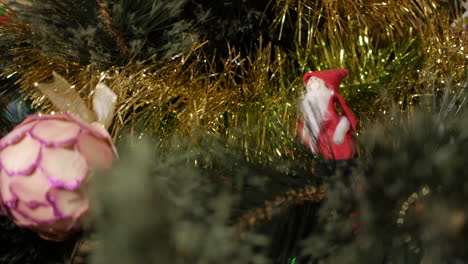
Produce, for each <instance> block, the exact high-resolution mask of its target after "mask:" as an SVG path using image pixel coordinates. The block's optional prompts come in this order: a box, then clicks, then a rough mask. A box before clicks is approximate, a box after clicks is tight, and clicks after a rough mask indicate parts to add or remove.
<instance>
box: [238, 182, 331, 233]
mask: <svg viewBox="0 0 468 264" xmlns="http://www.w3.org/2000/svg"><path fill="white" fill-rule="evenodd" d="M324 198H325V189H324V188H323V187H316V186H312V185H308V186H305V187H304V188H301V189H298V190H290V191H288V192H286V193H285V194H282V195H279V196H277V197H276V198H275V199H274V200H272V201H265V202H264V206H262V207H258V208H255V209H252V210H250V211H248V212H246V213H245V214H243V215H242V216H241V217H240V218H239V220H238V221H237V224H236V228H237V230H238V231H239V233H241V234H242V233H244V232H246V231H248V230H249V229H252V228H258V227H260V226H261V225H262V224H264V223H266V222H268V221H270V220H271V219H272V218H273V217H274V216H276V215H277V214H278V213H280V212H281V211H282V210H284V209H287V208H288V207H291V206H294V205H301V204H304V203H308V202H320V201H322V200H323V199H324Z"/></svg>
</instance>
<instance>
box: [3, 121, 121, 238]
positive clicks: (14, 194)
mask: <svg viewBox="0 0 468 264" xmlns="http://www.w3.org/2000/svg"><path fill="white" fill-rule="evenodd" d="M115 156H116V152H115V147H114V144H113V142H112V139H111V137H110V135H109V133H108V132H107V131H106V129H105V128H104V127H102V126H101V125H99V124H88V123H86V122H84V121H81V120H80V119H79V118H76V117H74V116H72V115H70V114H62V115H32V116H29V117H28V118H27V119H26V120H24V121H23V122H22V123H21V124H19V125H18V126H17V127H16V128H15V129H13V130H12V131H11V132H10V133H9V134H7V135H6V136H5V137H3V138H2V139H0V201H1V205H2V209H3V212H4V213H5V214H6V215H8V216H9V217H10V218H11V219H12V220H13V221H14V222H15V223H16V224H17V225H18V226H21V227H26V228H29V229H31V230H33V231H35V232H37V233H38V234H39V235H40V236H41V237H43V238H45V239H49V240H63V239H66V238H67V237H68V236H69V235H70V234H71V233H72V232H74V231H77V230H80V228H81V221H80V220H81V219H82V217H83V216H84V215H85V214H86V213H87V211H88V208H89V201H88V199H87V197H86V186H87V182H88V180H89V178H90V177H91V176H92V175H93V173H94V172H95V170H97V169H104V170H105V169H109V168H110V167H111V165H112V162H113V160H114V159H115Z"/></svg>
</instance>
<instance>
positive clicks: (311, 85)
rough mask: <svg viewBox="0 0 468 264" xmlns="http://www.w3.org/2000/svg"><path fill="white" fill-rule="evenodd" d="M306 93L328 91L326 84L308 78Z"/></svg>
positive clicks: (314, 78) (317, 79)
mask: <svg viewBox="0 0 468 264" xmlns="http://www.w3.org/2000/svg"><path fill="white" fill-rule="evenodd" d="M306 89H307V92H317V91H323V90H328V86H327V84H326V83H325V82H324V81H323V80H322V79H319V78H317V77H310V79H309V80H308V81H307V85H306Z"/></svg>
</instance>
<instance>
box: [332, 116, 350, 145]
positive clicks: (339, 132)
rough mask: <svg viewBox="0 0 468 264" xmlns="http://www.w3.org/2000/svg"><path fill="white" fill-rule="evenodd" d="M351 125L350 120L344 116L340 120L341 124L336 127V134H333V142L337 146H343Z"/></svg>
mask: <svg viewBox="0 0 468 264" xmlns="http://www.w3.org/2000/svg"><path fill="white" fill-rule="evenodd" d="M350 127H351V125H350V123H349V120H348V118H346V117H345V116H342V117H341V118H340V122H339V123H338V125H337V126H336V129H335V133H333V141H334V142H335V143H336V144H342V143H343V142H344V138H345V135H346V133H348V131H349V129H350Z"/></svg>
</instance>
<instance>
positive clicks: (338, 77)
mask: <svg viewBox="0 0 468 264" xmlns="http://www.w3.org/2000/svg"><path fill="white" fill-rule="evenodd" d="M346 76H348V70H346V69H331V70H324V71H314V72H308V73H306V74H304V78H303V80H304V85H307V82H308V81H309V79H310V77H317V78H319V79H321V80H322V81H324V82H325V83H326V84H327V86H328V88H330V89H332V90H333V91H335V92H338V90H339V88H340V83H341V81H343V79H344V78H345V77H346Z"/></svg>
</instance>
